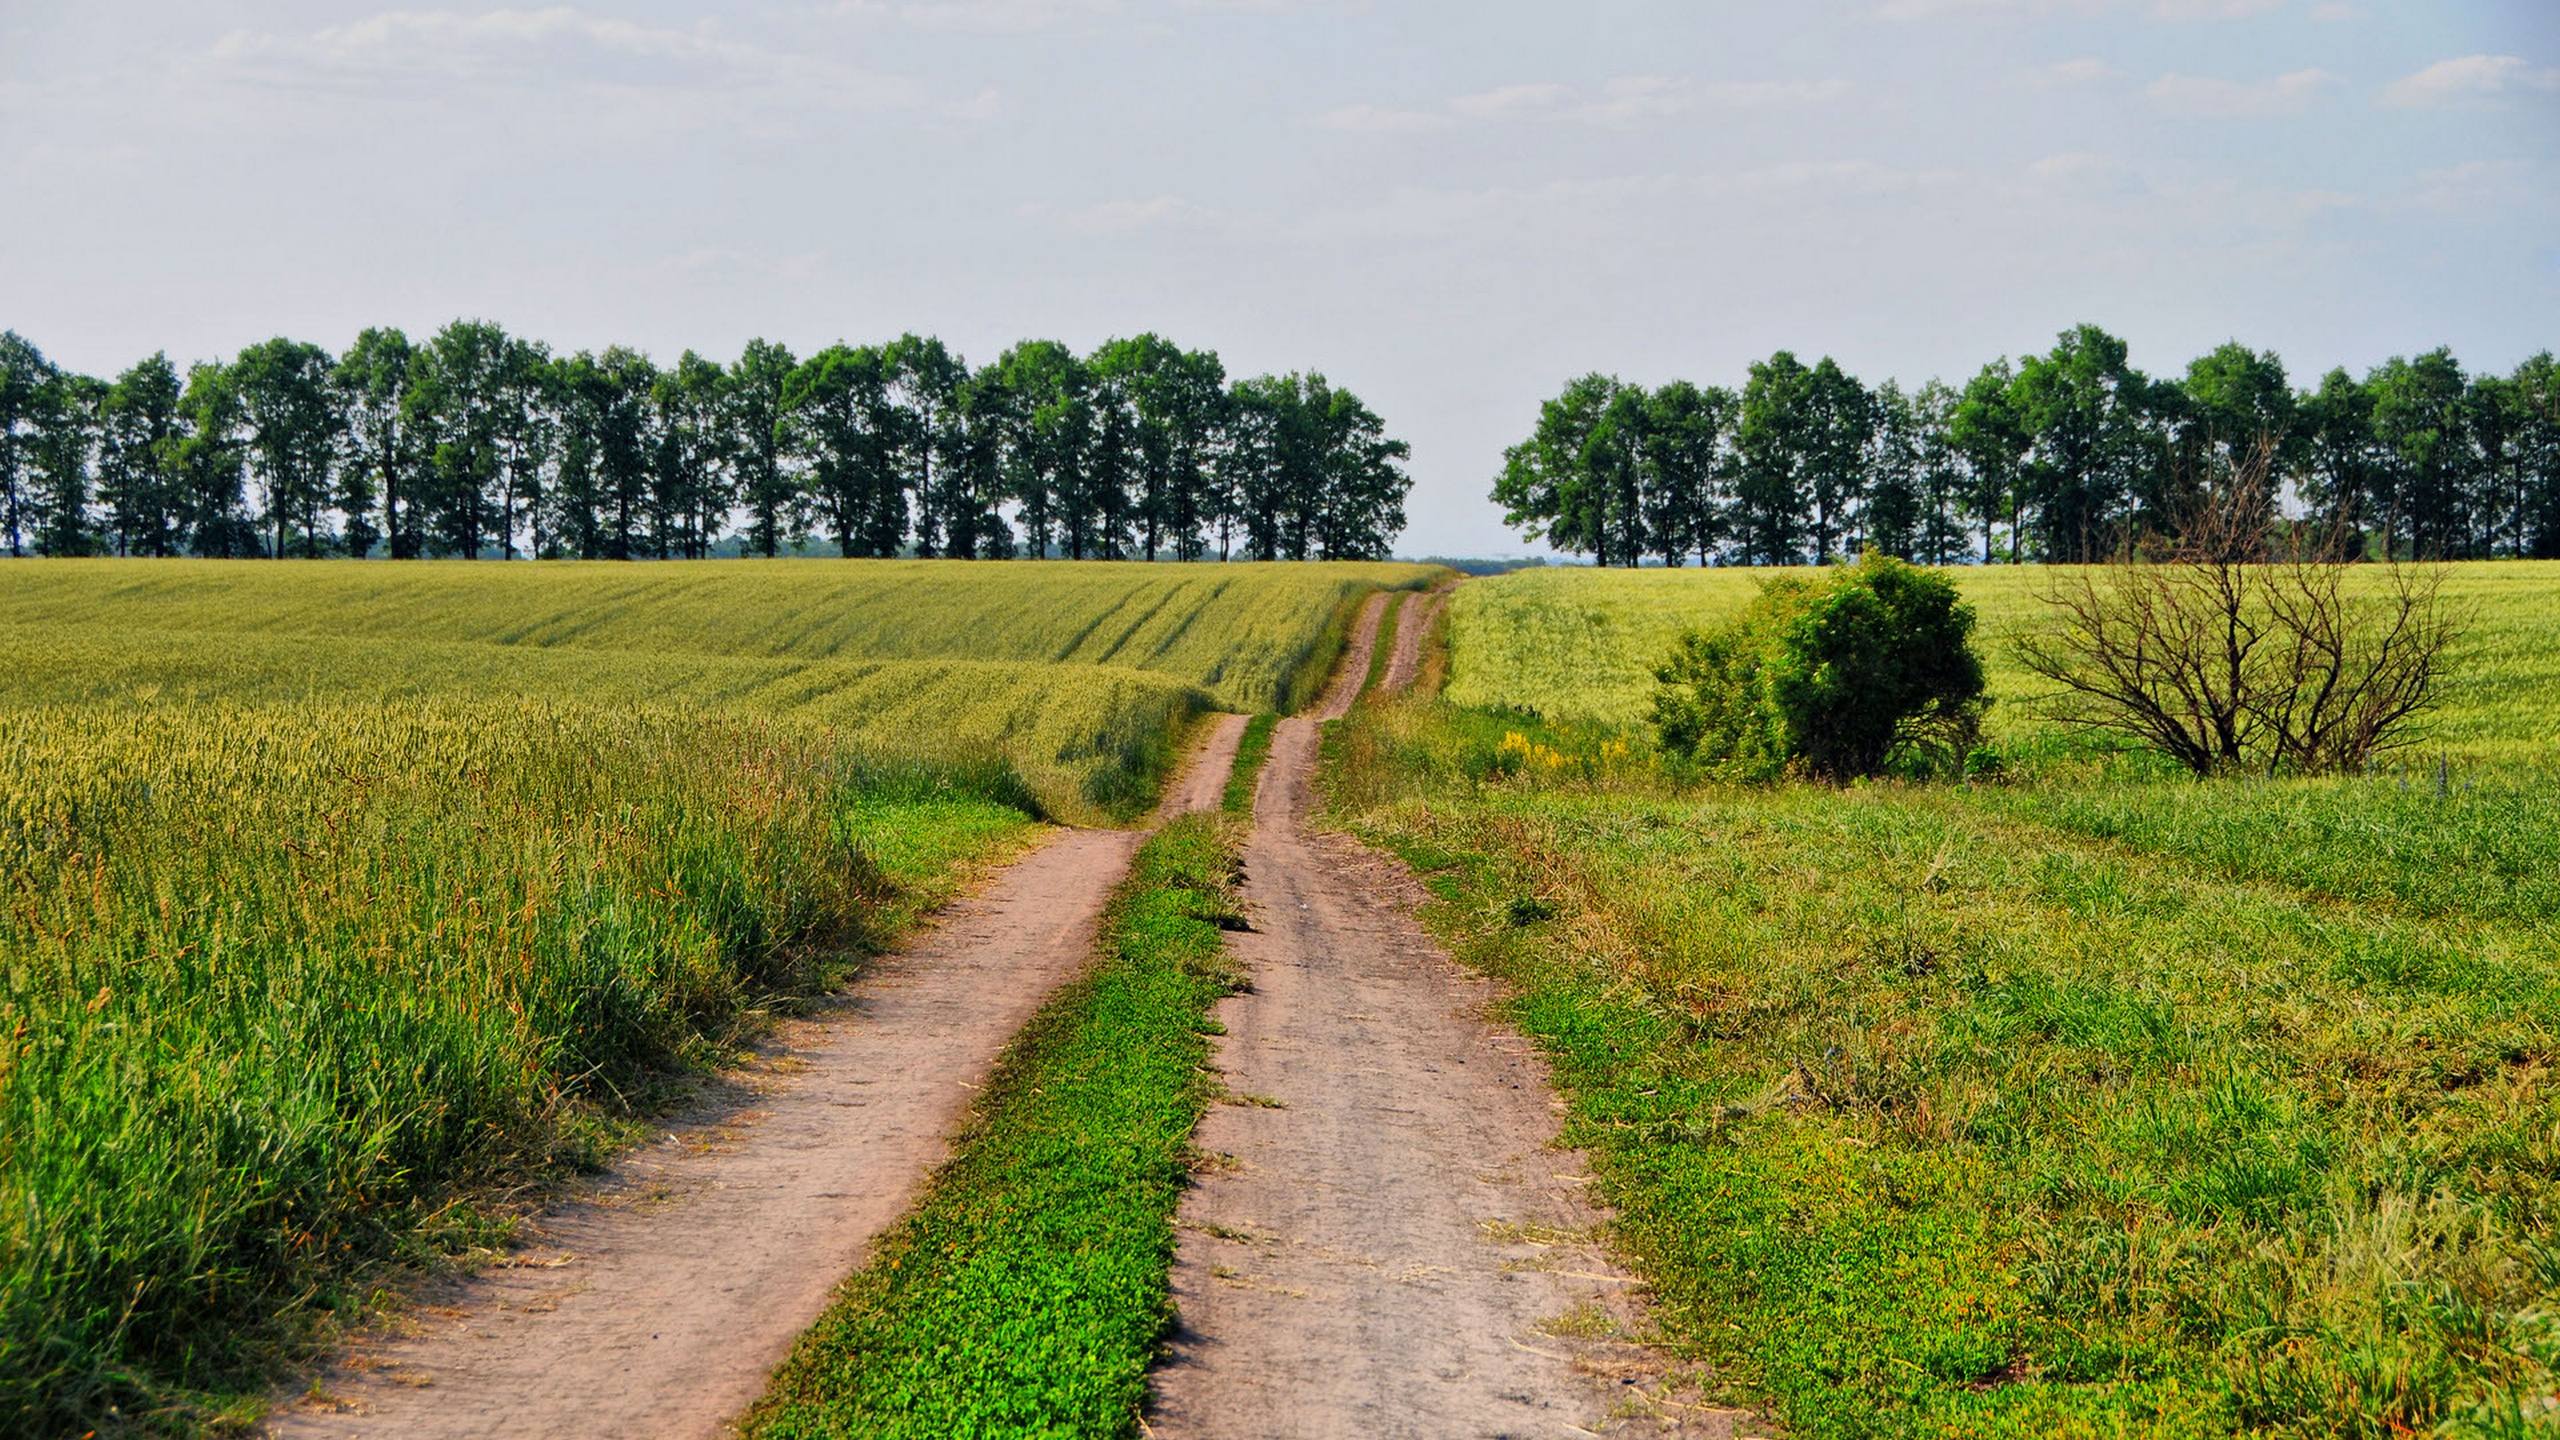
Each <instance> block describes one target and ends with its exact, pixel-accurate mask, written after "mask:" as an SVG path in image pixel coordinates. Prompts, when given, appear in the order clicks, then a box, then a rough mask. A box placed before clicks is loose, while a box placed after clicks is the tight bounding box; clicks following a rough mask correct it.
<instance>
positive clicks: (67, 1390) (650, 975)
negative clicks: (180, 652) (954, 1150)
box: [0, 701, 1024, 1434]
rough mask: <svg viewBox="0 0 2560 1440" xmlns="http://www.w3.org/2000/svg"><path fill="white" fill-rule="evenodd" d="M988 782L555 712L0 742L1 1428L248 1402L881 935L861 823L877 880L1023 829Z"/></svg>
mask: <svg viewBox="0 0 2560 1440" xmlns="http://www.w3.org/2000/svg"><path fill="white" fill-rule="evenodd" d="M988 779H989V777H987V776H985V775H973V774H967V773H957V774H952V775H945V776H934V775H931V774H929V773H927V772H926V771H925V770H923V769H921V768H919V767H918V766H916V765H914V764H912V763H895V762H892V763H885V764H872V765H869V766H866V765H865V764H864V763H863V762H862V760H861V757H859V756H857V755H855V754H853V753H851V752H849V751H848V750H847V749H845V748H844V747H843V746H841V745H840V744H838V743H836V742H834V741H832V740H830V739H829V738H828V737H826V736H825V735H824V734H823V733H822V732H819V731H815V730H812V729H809V728H807V727H802V726H796V725H789V724H783V723H776V722H772V721H763V720H755V719H743V718H736V719H678V718H674V717H670V716H663V715H651V714H644V713H628V712H607V711H604V710H600V709H597V708H594V707H591V706H582V705H574V704H550V703H542V702H530V701H519V702H508V701H491V702H469V701H439V702H429V703H422V704H418V705H414V706H411V707H405V708H403V709H401V710H397V711H394V710H388V709H384V708H379V707H371V706H337V705H330V704H326V703H310V704H302V705H274V704H268V705H237V704H221V703H198V704H189V705H186V706H183V707H178V706H157V705H142V706H113V707H110V706H94V707H61V708H51V709H40V710H0V898H4V899H5V903H0V957H5V958H0V994H5V996H6V1000H7V1012H8V1016H9V1024H8V1028H7V1031H6V1035H5V1041H6V1044H5V1048H4V1049H0V1429H8V1430H10V1431H12V1432H13V1433H26V1434H48V1433H78V1432H79V1430H80V1429H81V1428H83V1427H84V1426H91V1425H97V1424H100V1423H102V1422H111V1421H114V1420H116V1419H118V1418H121V1419H124V1420H127V1421H131V1420H134V1419H136V1418H141V1419H144V1420H148V1419H149V1418H150V1417H152V1416H153V1415H154V1414H155V1413H178V1412H183V1411H190V1410H198V1409H199V1407H201V1405H202V1404H204V1403H205V1401H204V1399H203V1396H204V1395H205V1394H206V1393H207V1392H215V1393H219V1392H222V1391H224V1390H226V1389H236V1388H239V1387H243V1386H247V1385H250V1384H253V1383H254V1382H255V1380H256V1379H257V1377H258V1375H259V1373H260V1370H261V1367H262V1366H263V1365H265V1364H266V1363H267V1362H269V1361H270V1360H271V1359H272V1358H273V1355H274V1353H275V1348H276V1347H277V1346H278V1345H280V1344H289V1343H290V1342H291V1341H292V1340H293V1339H294V1338H295V1337H296V1336H297V1335H298V1334H304V1333H307V1332H308V1331H309V1329H310V1327H311V1326H312V1325H313V1323H314V1322H315V1321H317V1320H318V1319H320V1318H321V1312H323V1311H325V1309H326V1308H327V1307H328V1306H329V1305H330V1304H331V1303H332V1302H333V1300H334V1299H335V1298H336V1297H337V1296H338V1294H339V1291H338V1289H337V1286H338V1284H339V1282H341V1281H343V1280H344V1279H345V1278H346V1277H348V1276H350V1275H352V1274H356V1273H360V1272H361V1271H362V1269H363V1268H364V1267H365V1266H367V1265H369V1264H371V1263H373V1262H376V1261H379V1260H382V1259H384V1258H386V1257H389V1256H391V1255H393V1254H395V1253H397V1252H398V1251H400V1250H401V1249H402V1247H403V1246H405V1245H408V1244H410V1243H412V1238H413V1236H414V1235H415V1234H416V1232H417V1231H418V1229H419V1227H420V1226H421V1224H422V1223H424V1222H425V1221H427V1219H428V1218H429V1217H431V1216H433V1215H434V1214H435V1213H436V1212H437V1210H438V1209H439V1207H440V1206H442V1205H443V1204H444V1203H445V1201H446V1200H447V1199H449V1198H450V1197H451V1196H452V1195H453V1194H454V1193H456V1189H457V1187H458V1186H461V1185H463V1184H466V1183H468V1182H469V1181H471V1180H472V1179H474V1178H475V1177H486V1176H492V1175H495V1174H497V1173H500V1172H502V1171H517V1170H521V1169H522V1168H523V1167H524V1166H525V1165H527V1164H529V1163H540V1161H541V1160H542V1158H543V1156H544V1155H545V1154H546V1153H547V1152H548V1151H549V1150H550V1149H551V1148H552V1147H554V1146H557V1145H560V1144H563V1143H574V1142H575V1140H576V1136H575V1134H574V1133H572V1132H571V1131H564V1129H563V1125H564V1122H567V1121H573V1120H574V1117H575V1116H576V1115H577V1114H578V1113H579V1112H581V1111H582V1110H584V1109H586V1108H588V1107H591V1106H592V1105H594V1104H596V1103H597V1102H610V1101H611V1100H612V1098H613V1097H614V1096H615V1095H616V1094H617V1092H618V1091H619V1090H620V1089H621V1088H622V1087H626V1086H628V1085H630V1084H631V1083H632V1082H633V1081H634V1080H635V1079H637V1078H639V1077H640V1076H642V1075H643V1074H645V1073H647V1072H648V1071H649V1070H651V1069H652V1068H653V1067H659V1066H663V1065H666V1064H669V1063H672V1062H681V1061H686V1060H695V1059H701V1058H705V1057H707V1056H708V1055H710V1054H711V1053H713V1052H714V1051H715V1050H716V1049H717V1047H718V1046H719V1044H720V1042H721V1040H722V1037H723V1036H724V1035H725V1034H726V1033H727V1030H728V1027H729V1026H731V1025H732V1024H733V1023H734V1022H735V1021H736V1020H737V1018H738V1017H739V1016H740V1014H741V1013H742V1011H743V1010H744V1009H745V1008H746V1007H747V1006H748V1005H749V1004H750V1003H751V1001H752V1000H753V997H755V996H757V995H760V994H766V993H771V992H774V991H788V990H792V989H796V988H802V987H805V986H808V985H810V984H813V983H815V982H817V981H818V980H820V979H821V978H823V977H824V976H825V975H826V974H827V973H829V968H830V967H831V966H832V965H836V964H840V963H841V956H842V954H843V953H844V952H843V949H842V948H841V947H844V946H847V945H858V944H859V943H861V942H862V941H863V940H864V939H865V938H866V937H867V936H871V935H874V934H876V933H878V931H877V928H875V927H879V926H881V925H882V924H883V922H884V921H885V920H886V919H887V918H888V917H887V916H884V915H882V914H881V913H880V911H881V910H882V909H883V908H884V907H893V906H895V905H896V904H897V903H898V901H899V897H898V896H897V895H896V893H895V890H894V885H893V882H892V880H891V878H890V877H889V875H887V874H886V873H884V871H883V869H882V867H881V866H879V865H877V864H875V863H873V862H872V861H871V860H870V859H868V858H867V857H866V854H865V845H866V842H867V840H868V839H869V836H868V835H867V834H866V828H867V826H868V825H879V824H887V825H891V826H894V827H895V829H896V830H897V831H898V832H900V835H901V842H902V844H903V845H904V846H905V847H906V849H905V851H904V853H903V854H902V856H901V857H900V863H901V868H902V869H903V870H905V871H906V872H908V873H910V874H916V873H929V872H931V871H936V870H943V869H947V868H948V867H949V865H950V863H951V861H952V860H953V859H955V858H956V857H958V856H960V855H964V854H968V853H973V852H976V851H979V850H982V849H983V848H984V847H985V846H986V845H987V844H988V843H990V842H991V841H992V840H994V839H995V838H997V837H1000V836H1002V835H1005V834H1009V833H1012V832H1013V831H1015V830H1017V829H1019V827H1020V826H1021V825H1022V824H1023V821H1024V817H1023V816H1022V814H1021V812H1020V811H1018V810H1015V809H1013V808H1011V807H1010V806H1008V805H1006V804H1004V803H1003V801H1002V799H1001V798H999V795H1000V792H1001V786H1000V785H998V786H997V787H995V788H996V789H997V790H998V792H999V795H990V794H988V793H986V791H987V790H988V789H989V786H988V785H987V783H986V782H987V780H988ZM867 788H868V790H869V793H866V789H867ZM883 805H890V806H894V807H895V809H896V813H895V814H894V815H891V814H887V813H884V812H883V811H882V810H881V809H880V808H879V807H881V806H883ZM866 816H868V817H869V818H868V820H866V818H865V817H866ZM928 834H929V835H932V836H934V837H936V838H935V839H934V840H932V841H931V842H929V846H928V848H930V849H933V850H935V851H938V852H939V853H936V854H933V855H929V856H928V855H925V854H923V853H920V852H919V851H918V850H916V848H915V846H916V844H917V837H919V836H920V835H928Z"/></svg>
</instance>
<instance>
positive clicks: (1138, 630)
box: [0, 560, 1439, 713]
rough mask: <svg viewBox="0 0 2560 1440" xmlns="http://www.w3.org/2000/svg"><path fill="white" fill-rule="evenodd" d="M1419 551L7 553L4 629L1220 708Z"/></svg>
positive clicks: (1291, 694) (1276, 684)
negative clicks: (931, 666) (527, 659)
mask: <svg viewBox="0 0 2560 1440" xmlns="http://www.w3.org/2000/svg"><path fill="white" fill-rule="evenodd" d="M1437 573H1439V572H1436V571H1434V570H1431V569H1428V568H1426V567H1423V566H1418V565H1351V564H1341V565H1246V564H1237V565H1148V564H1142V563H1137V562H1130V563H1123V564H1104V563H1099V562H1087V563H1077V564H1014V565H992V564H970V563H967V562H953V561H929V560H928V561H869V562H864V563H861V564H843V565H828V564H816V563H812V562H809V561H804V560H791V561H737V562H723V563H721V564H717V565H654V566H653V565H637V566H609V565H577V564H549V563H544V564H530V563H529V564H516V565H486V564H472V563H464V562H438V563H433V564H418V565H395V566H378V565H365V564H360V563H356V564H338V563H330V564H321V565H269V564H262V563H259V562H256V561H247V562H230V561H168V562H160V563H155V564H152V565H149V566H139V565H133V564H126V563H120V562H116V561H67V562H63V563H60V564H48V565H43V566H8V567H5V568H0V626H11V625H29V626H54V625H91V626H109V627H113V628H116V629H118V630H158V631H172V630H174V631H187V632H197V633H207V632H213V633H223V634H260V635H278V636H298V637H302V636H336V637H346V638H370V639H386V640H395V641H399V642H401V643H408V642H413V641H473V642H478V643H483V644H494V645H505V646H511V647H522V648H527V649H569V650H617V651H626V652H636V653H641V654H649V655H659V656H670V655H719V656H742V657H752V658H760V659H779V660H799V661H819V660H836V661H843V660H863V661H876V660H984V661H1003V662H1008V663H1015V664H1026V663H1032V664H1054V665H1071V666H1076V667H1079V668H1084V667H1091V666H1111V667H1115V668H1118V669H1124V670H1140V671H1145V672H1148V673H1150V674H1155V675H1161V676H1165V677H1167V678H1169V679H1172V680H1174V681H1177V682H1179V683H1181V684H1184V685H1188V686H1191V687H1193V688H1196V689H1198V690H1200V691H1201V692H1203V693H1204V694H1206V695H1207V696H1209V697H1210V699H1211V700H1212V701H1213V702H1215V703H1216V704H1217V705H1218V706H1219V707H1220V708H1224V709H1229V710H1240V711H1244V712H1247V713H1250V712H1252V711H1256V710H1290V709H1294V708H1295V707H1296V706H1297V705H1299V704H1301V703H1303V702H1304V701H1305V700H1307V699H1310V698H1312V694H1311V692H1310V690H1309V686H1310V685H1311V684H1313V683H1316V682H1319V681H1321V679H1322V676H1323V674H1324V673H1325V671H1326V669H1327V668H1328V667H1329V662H1330V658H1331V657H1330V656H1325V657H1322V658H1323V660H1324V662H1326V663H1323V664H1315V665H1312V666H1311V665H1310V659H1311V657H1312V656H1313V655H1314V654H1315V652H1316V651H1317V650H1318V649H1319V648H1320V647H1321V645H1322V643H1323V641H1324V637H1325V634H1326V632H1327V629H1328V622H1329V621H1330V620H1331V619H1332V618H1333V616H1334V614H1335V612H1336V611H1337V610H1338V609H1340V608H1341V606H1342V605H1343V604H1344V603H1345V602H1346V601H1348V600H1351V599H1353V598H1356V597H1357V596H1360V595H1363V594H1366V593H1367V592H1368V591H1369V590H1371V589H1373V588H1377V587H1379V586H1386V587H1397V586H1407V587H1418V586H1421V585H1423V584H1426V583H1428V581H1429V579H1430V578H1431V577H1432V576H1433V575H1435V574H1437Z"/></svg>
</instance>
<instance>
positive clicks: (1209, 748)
mask: <svg viewBox="0 0 2560 1440" xmlns="http://www.w3.org/2000/svg"><path fill="white" fill-rule="evenodd" d="M1244 726H1245V717H1244V716H1242V715H1224V714H1221V715H1212V716H1210V717H1209V721H1208V723H1207V724H1206V725H1204V726H1202V727H1201V737H1200V743H1199V746H1198V748H1197V749H1196V750H1195V751H1194V752H1193V753H1192V756H1191V763H1190V764H1188V765H1186V766H1184V767H1183V770H1182V773H1181V775H1179V776H1178V777H1176V778H1175V779H1173V780H1172V781H1170V782H1168V783H1167V784H1166V785H1165V787H1164V803H1163V804H1161V805H1159V806H1157V807H1156V819H1157V821H1158V822H1159V823H1161V822H1163V821H1166V820H1170V819H1172V818H1174V817H1175V816H1177V815H1189V814H1192V813H1194V812H1195V811H1203V810H1215V809H1217V808H1218V807H1219V806H1221V805H1224V804H1225V803H1226V801H1227V777H1228V776H1229V775H1232V774H1234V773H1235V768H1236V750H1237V748H1238V747H1239V746H1241V745H1242V744H1243V743H1244Z"/></svg>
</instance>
